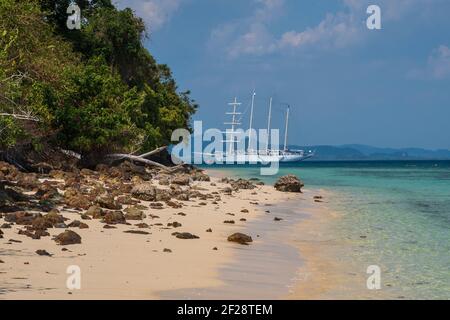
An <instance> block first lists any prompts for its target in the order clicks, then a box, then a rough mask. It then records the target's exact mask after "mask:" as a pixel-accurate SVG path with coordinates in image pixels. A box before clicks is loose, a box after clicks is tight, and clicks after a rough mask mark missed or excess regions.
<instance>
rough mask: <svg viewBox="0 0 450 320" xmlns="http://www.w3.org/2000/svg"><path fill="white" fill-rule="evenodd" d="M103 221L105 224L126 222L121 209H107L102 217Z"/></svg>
mask: <svg viewBox="0 0 450 320" xmlns="http://www.w3.org/2000/svg"><path fill="white" fill-rule="evenodd" d="M103 222H104V223H106V224H117V223H122V224H124V223H126V221H125V216H124V215H123V213H122V212H121V211H108V213H106V214H105V216H104V217H103Z"/></svg>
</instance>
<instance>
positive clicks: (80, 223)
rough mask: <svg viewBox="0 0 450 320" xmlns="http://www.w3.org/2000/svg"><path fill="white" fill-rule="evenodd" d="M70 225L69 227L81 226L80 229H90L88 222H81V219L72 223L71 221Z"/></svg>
mask: <svg viewBox="0 0 450 320" xmlns="http://www.w3.org/2000/svg"><path fill="white" fill-rule="evenodd" d="M68 227H69V228H80V229H88V228H89V226H88V225H87V224H86V223H84V222H81V221H79V220H74V221H72V222H71V223H69V225H68Z"/></svg>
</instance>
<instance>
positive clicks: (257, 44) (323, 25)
mask: <svg viewBox="0 0 450 320" xmlns="http://www.w3.org/2000/svg"><path fill="white" fill-rule="evenodd" d="M431 1H433V0H395V1H394V0H377V1H376V3H377V5H379V6H380V7H381V12H382V23H384V22H389V21H395V20H399V19H404V18H405V17H411V16H414V17H416V16H418V15H420V14H421V13H422V12H425V11H426V10H429V7H428V6H429V4H430V2H431ZM434 1H442V0H434ZM254 3H255V5H256V9H255V11H254V12H253V14H252V15H250V16H249V17H245V18H243V19H240V20H236V21H233V22H231V23H229V24H225V25H222V26H219V27H218V28H216V29H215V30H213V32H212V33H211V43H210V45H211V44H213V45H215V46H216V47H218V46H219V47H221V48H220V49H219V50H225V51H226V52H227V55H228V57H229V58H237V57H239V56H243V55H265V54H271V53H274V52H278V51H281V50H285V49H289V48H291V49H301V48H310V47H313V46H314V47H321V48H330V49H334V48H344V47H347V46H349V45H352V44H355V43H358V42H359V41H361V40H363V39H364V33H365V32H367V30H366V28H365V20H366V19H367V17H368V16H367V14H366V9H367V7H368V6H369V5H370V4H373V3H374V1H373V0H342V3H343V5H344V8H343V9H342V10H340V11H337V12H335V13H329V14H327V15H326V16H325V17H324V19H323V20H322V21H320V22H319V23H318V24H317V25H315V26H312V27H309V28H306V29H304V30H289V31H285V32H282V33H281V34H279V35H276V34H274V33H273V32H272V31H271V29H270V25H271V23H273V22H274V20H276V19H277V18H278V17H280V16H281V15H282V13H284V6H283V5H284V1H283V0H254Z"/></svg>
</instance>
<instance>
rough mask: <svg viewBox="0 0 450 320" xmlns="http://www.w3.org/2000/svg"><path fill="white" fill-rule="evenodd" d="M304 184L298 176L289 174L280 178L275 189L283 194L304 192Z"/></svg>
mask: <svg viewBox="0 0 450 320" xmlns="http://www.w3.org/2000/svg"><path fill="white" fill-rule="evenodd" d="M303 186H304V184H303V182H302V181H301V180H300V179H299V178H297V177H296V176H294V175H292V174H289V175H287V176H282V177H280V178H279V179H278V180H277V182H276V183H275V185H274V188H275V189H277V190H278V191H282V192H302V190H301V189H302V188H303Z"/></svg>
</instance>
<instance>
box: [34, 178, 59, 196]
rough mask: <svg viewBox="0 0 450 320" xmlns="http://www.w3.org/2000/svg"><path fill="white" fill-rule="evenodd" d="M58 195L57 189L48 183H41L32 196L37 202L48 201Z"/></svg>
mask: <svg viewBox="0 0 450 320" xmlns="http://www.w3.org/2000/svg"><path fill="white" fill-rule="evenodd" d="M59 195H60V194H59V192H58V189H57V188H56V187H54V186H53V185H52V184H51V183H49V182H48V181H45V182H43V183H42V184H41V185H40V186H39V187H38V190H37V191H36V193H35V194H34V196H35V197H36V198H37V199H39V200H49V199H53V198H56V197H58V196H59Z"/></svg>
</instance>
